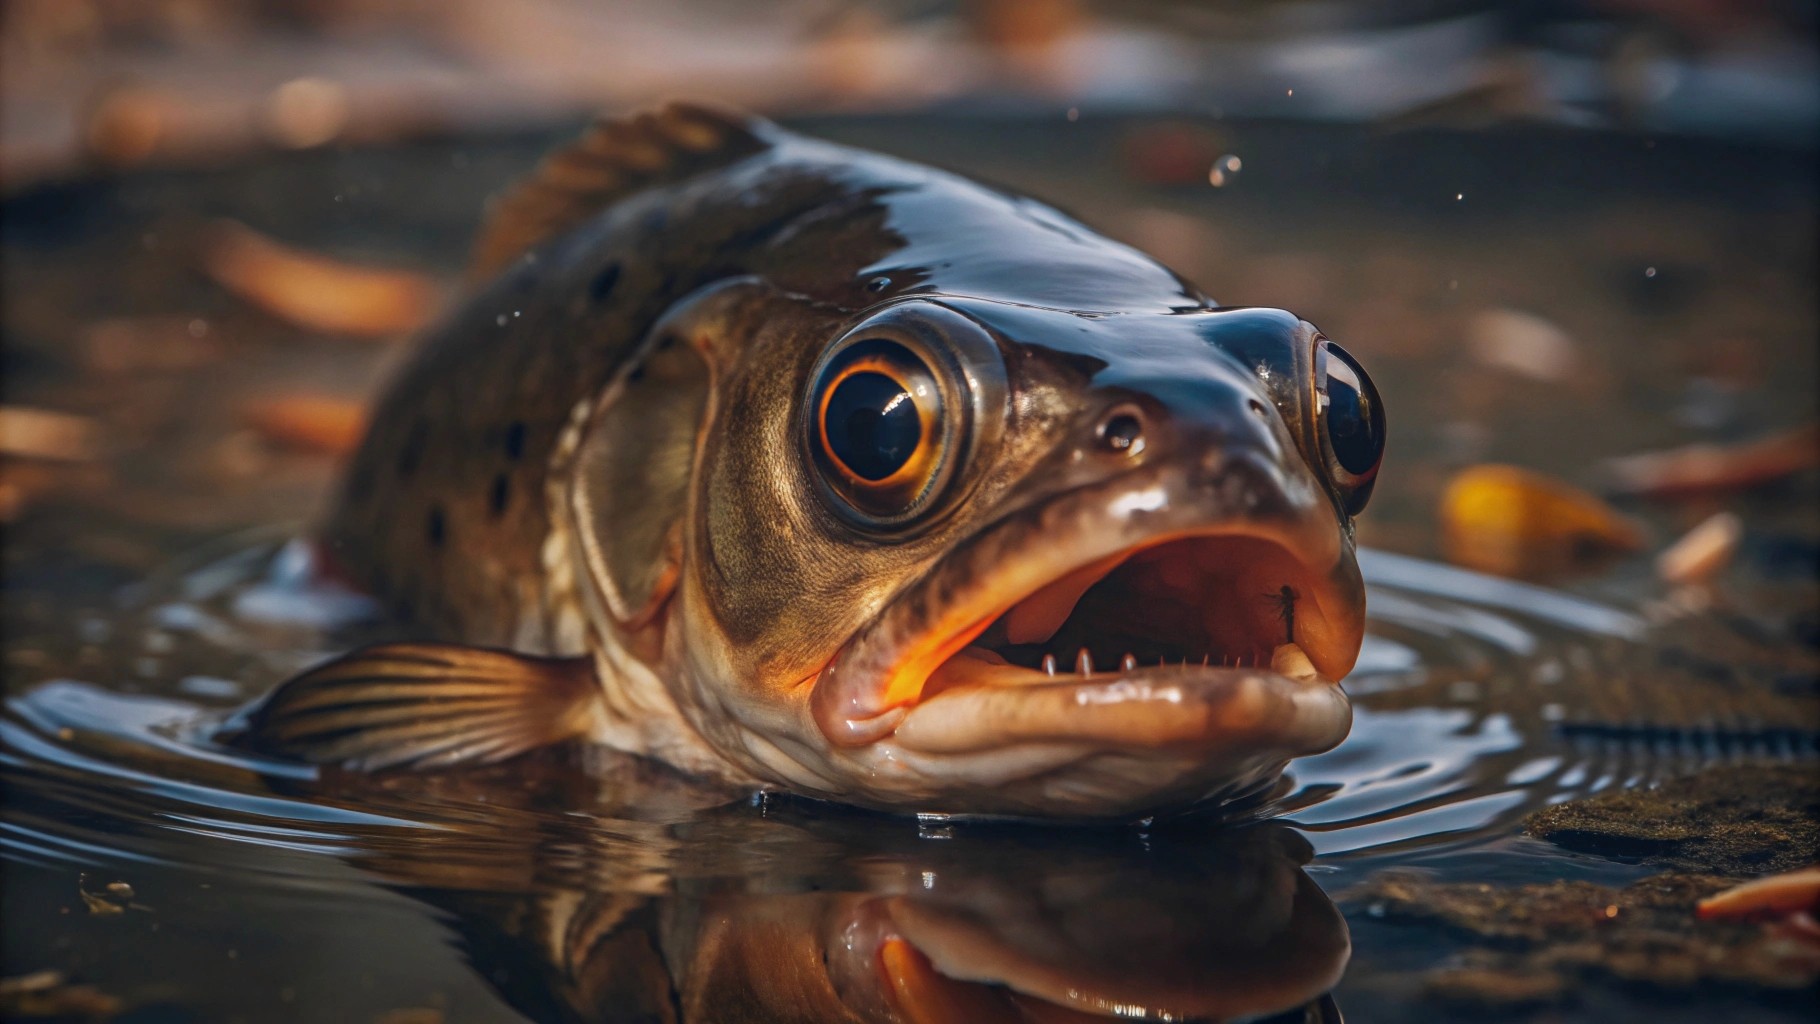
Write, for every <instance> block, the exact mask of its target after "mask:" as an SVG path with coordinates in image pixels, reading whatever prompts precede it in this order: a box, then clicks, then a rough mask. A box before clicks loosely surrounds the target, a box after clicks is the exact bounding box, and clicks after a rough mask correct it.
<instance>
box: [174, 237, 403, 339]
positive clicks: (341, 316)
mask: <svg viewBox="0 0 1820 1024" xmlns="http://www.w3.org/2000/svg"><path fill="white" fill-rule="evenodd" d="M202 265H203V269H204V270H205V271H207V273H208V275H209V276H210V277H212V278H214V279H215V281H216V282H217V283H219V284H220V285H221V286H222V287H223V288H226V289H227V290H228V291H230V292H233V293H234V294H235V295H238V296H239V297H241V298H242V299H245V300H246V301H248V302H250V303H252V304H253V305H255V306H258V307H259V308H260V309H263V310H265V311H266V312H268V313H271V314H272V315H274V316H277V317H279V318H281V319H284V320H287V321H290V322H291V323H293V324H296V325H298V326H299V327H306V328H309V329H311V330H316V331H326V332H328V333H331V334H354V335H364V336H383V335H393V334H404V333H408V332H410V331H414V330H416V329H417V328H418V327H420V326H422V324H423V323H424V321H425V320H427V319H429V317H430V314H431V313H432V312H433V311H434V309H435V307H436V303H437V291H436V286H435V284H433V283H432V282H431V281H430V279H429V278H427V277H425V276H423V275H421V274H416V273H411V272H409V271H404V270H381V269H376V268H373V267H360V266H354V265H352V264H348V263H342V262H339V261H336V260H331V259H329V258H328V257H326V256H318V255H316V254H314V253H308V252H304V251H302V250H300V249H293V248H291V247H290V246H286V245H282V244H280V243H278V242H275V241H273V240H272V239H270V238H267V237H265V236H264V235H261V234H259V233H258V232H256V231H253V230H252V229H250V228H248V227H246V226H244V225H241V224H236V223H233V222H222V223H221V224H219V225H217V226H216V228H215V230H214V231H213V232H212V233H211V234H210V236H209V239H208V242H207V244H206V245H205V246H204V248H203V253H202Z"/></svg>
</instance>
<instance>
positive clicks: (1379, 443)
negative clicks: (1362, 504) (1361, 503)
mask: <svg viewBox="0 0 1820 1024" xmlns="http://www.w3.org/2000/svg"><path fill="white" fill-rule="evenodd" d="M1327 352H1328V355H1329V357H1330V359H1329V362H1328V364H1327V367H1328V368H1327V439H1328V441H1329V442H1330V443H1331V444H1332V445H1333V457H1334V458H1335V459H1336V460H1338V461H1339V463H1340V465H1341V466H1342V467H1344V468H1345V470H1346V472H1348V473H1351V474H1353V475H1354V476H1363V475H1364V474H1366V473H1369V472H1371V470H1372V468H1373V467H1375V466H1376V465H1377V464H1378V457H1379V456H1380V455H1381V454H1382V453H1383V450H1384V439H1383V438H1382V437H1381V436H1379V435H1380V429H1379V426H1378V423H1379V421H1378V417H1377V410H1376V409H1375V408H1374V407H1373V406H1374V404H1375V402H1376V401H1377V396H1376V395H1375V394H1374V393H1373V392H1372V391H1371V385H1370V384H1369V383H1367V380H1368V378H1366V376H1365V372H1364V371H1363V370H1361V369H1360V368H1359V366H1358V364H1357V363H1355V362H1353V361H1352V357H1351V356H1349V355H1347V354H1346V353H1345V352H1343V351H1341V350H1340V348H1339V347H1338V346H1334V345H1330V346H1328V349H1327Z"/></svg>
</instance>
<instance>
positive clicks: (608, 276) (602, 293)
mask: <svg viewBox="0 0 1820 1024" xmlns="http://www.w3.org/2000/svg"><path fill="white" fill-rule="evenodd" d="M617 284H619V264H618V263H617V262H615V263H609V264H607V265H606V266H604V267H602V268H600V272H599V273H597V274H595V275H594V277H593V279H592V280H590V281H589V282H588V298H589V299H592V300H593V301H594V302H595V304H597V305H598V304H599V303H602V302H605V301H607V299H608V297H609V296H611V295H612V294H613V287H614V286H615V285H617Z"/></svg>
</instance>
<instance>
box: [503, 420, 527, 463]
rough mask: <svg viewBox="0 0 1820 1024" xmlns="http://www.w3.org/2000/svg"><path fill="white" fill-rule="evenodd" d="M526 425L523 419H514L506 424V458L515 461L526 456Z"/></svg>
mask: <svg viewBox="0 0 1820 1024" xmlns="http://www.w3.org/2000/svg"><path fill="white" fill-rule="evenodd" d="M524 453H525V425H524V421H523V420H513V421H512V422H511V423H509V424H507V425H506V458H508V459H512V460H514V461H516V460H518V459H521V458H523V457H524Z"/></svg>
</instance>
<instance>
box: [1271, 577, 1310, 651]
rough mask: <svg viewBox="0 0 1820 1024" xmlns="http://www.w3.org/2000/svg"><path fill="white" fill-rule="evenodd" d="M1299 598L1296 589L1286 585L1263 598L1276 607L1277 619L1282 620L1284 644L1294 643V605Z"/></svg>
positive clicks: (1300, 596)
mask: <svg viewBox="0 0 1820 1024" xmlns="http://www.w3.org/2000/svg"><path fill="white" fill-rule="evenodd" d="M1301 598H1302V595H1301V594H1300V593H1299V592H1297V590H1296V588H1294V587H1292V586H1290V585H1289V584H1287V583H1285V584H1283V586H1282V587H1281V588H1280V589H1278V590H1275V591H1272V592H1271V593H1268V594H1265V595H1264V597H1263V600H1265V601H1269V602H1271V603H1273V604H1275V605H1276V606H1277V618H1279V619H1282V620H1283V642H1284V643H1286V644H1293V643H1295V603H1296V602H1297V601H1299V600H1301Z"/></svg>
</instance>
